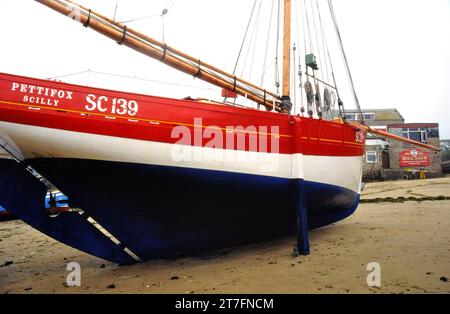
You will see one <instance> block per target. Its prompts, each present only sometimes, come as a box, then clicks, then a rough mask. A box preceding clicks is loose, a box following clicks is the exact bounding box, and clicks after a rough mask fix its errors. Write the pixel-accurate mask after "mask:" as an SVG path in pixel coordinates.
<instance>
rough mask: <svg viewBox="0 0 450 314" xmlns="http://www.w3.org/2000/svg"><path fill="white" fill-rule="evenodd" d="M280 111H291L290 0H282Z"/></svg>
mask: <svg viewBox="0 0 450 314" xmlns="http://www.w3.org/2000/svg"><path fill="white" fill-rule="evenodd" d="M283 33H284V36H283V80H282V93H281V95H282V105H281V107H282V108H281V110H282V112H285V113H289V112H290V111H291V107H292V103H291V97H290V96H291V0H284V25H283Z"/></svg>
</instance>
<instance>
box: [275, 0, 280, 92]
mask: <svg viewBox="0 0 450 314" xmlns="http://www.w3.org/2000/svg"><path fill="white" fill-rule="evenodd" d="M280 14H281V0H278V11H277V42H276V45H275V87H276V89H277V94H278V95H279V94H280V65H279V62H278V61H279V56H278V50H279V47H280V20H281V18H280Z"/></svg>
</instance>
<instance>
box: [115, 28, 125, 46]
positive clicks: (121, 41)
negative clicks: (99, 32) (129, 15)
mask: <svg viewBox="0 0 450 314" xmlns="http://www.w3.org/2000/svg"><path fill="white" fill-rule="evenodd" d="M125 37H127V26H126V25H125V26H124V27H123V35H122V38H121V39H120V40H119V41H118V42H117V43H118V44H119V45H122V44H123V42H124V40H125Z"/></svg>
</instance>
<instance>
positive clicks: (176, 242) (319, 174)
mask: <svg viewBox="0 0 450 314" xmlns="http://www.w3.org/2000/svg"><path fill="white" fill-rule="evenodd" d="M37 1H38V2H40V3H42V4H44V5H46V6H48V7H49V8H51V9H53V10H55V11H57V12H60V13H62V14H64V15H67V16H69V17H71V18H72V19H74V20H76V21H78V22H80V23H82V24H83V25H84V26H85V27H89V28H92V29H93V30H95V31H97V32H99V33H101V34H103V35H105V36H107V37H109V38H111V39H113V40H115V41H117V42H118V43H119V44H121V45H125V46H128V47H130V48H132V49H135V50H137V51H139V52H141V53H143V54H145V55H148V56H150V57H152V58H155V59H158V60H159V61H161V62H163V63H165V64H167V65H169V66H171V67H174V68H176V69H178V70H181V71H183V72H185V73H187V74H190V75H192V76H195V77H197V78H199V79H202V80H204V81H207V82H209V83H211V84H214V85H216V86H219V87H221V88H223V89H224V91H225V93H226V95H231V94H238V95H242V96H244V97H246V98H248V99H249V100H251V101H254V102H255V103H257V104H258V105H260V106H261V107H262V108H264V109H265V110H257V109H252V108H243V107H238V106H230V105H228V104H227V103H216V102H211V101H208V102H204V101H199V100H192V99H171V98H164V97H157V96H149V95H141V94H134V93H126V92H119V91H114V90H106V89H100V88H92V87H86V86H79V85H73V84H67V83H62V82H53V81H48V80H41V79H36V78H29V77H23V76H17V75H12V74H2V73H0V91H1V92H0V145H1V149H2V151H1V154H0V157H1V159H0V188H1V189H0V191H1V192H0V205H1V206H3V207H4V208H6V209H7V210H9V211H10V212H11V213H13V214H14V215H15V216H16V217H18V218H20V219H22V220H23V221H25V222H26V223H28V224H29V225H31V226H32V227H34V228H36V229H38V230H40V231H41V232H43V233H45V234H47V235H49V236H51V237H53V238H55V239H57V240H58V241H61V242H63V243H65V244H67V245H70V246H72V247H75V248H77V249H80V250H82V251H85V252H87V253H89V254H92V255H95V256H97V257H100V258H103V259H106V260H110V261H114V262H117V263H122V264H129V263H134V262H136V261H144V260H149V259H154V258H166V257H173V256H179V255H181V254H192V253H197V252H202V251H206V250H210V249H217V248H222V247H226V246H231V245H238V244H243V243H251V242H254V241H259V240H263V239H269V238H273V237H276V236H282V235H288V234H294V233H295V232H296V231H297V235H298V244H297V246H296V248H297V250H298V252H299V253H300V254H308V253H309V246H308V241H307V230H308V228H309V229H312V228H318V227H321V226H325V225H328V224H330V223H333V222H336V221H339V220H341V219H344V218H346V217H348V216H349V215H351V214H352V213H353V212H354V211H355V210H356V208H357V206H358V203H359V198H360V190H361V177H362V162H363V155H364V150H365V136H366V133H367V132H372V131H373V130H371V129H369V128H368V127H366V126H364V125H361V124H356V123H348V122H345V120H344V119H343V112H341V113H340V115H339V116H337V117H336V118H334V119H331V120H326V119H323V118H322V116H321V115H322V106H320V105H319V106H316V108H314V107H313V106H309V105H310V104H311V103H313V102H311V103H310V102H309V103H308V110H307V113H306V114H303V113H302V114H301V115H293V114H291V109H292V103H291V98H290V90H291V87H290V71H291V64H290V51H291V44H290V29H291V26H290V15H291V12H290V8H291V2H290V0H284V23H285V26H284V33H285V36H284V39H285V40H284V50H283V51H284V57H283V69H284V73H283V85H282V94H281V96H280V95H278V94H276V93H273V92H270V91H267V90H265V89H263V88H261V87H258V86H257V85H255V84H252V83H250V82H248V81H245V80H243V79H241V78H238V77H236V76H235V75H233V74H229V73H227V72H225V71H223V70H221V69H218V68H216V67H214V66H212V65H210V64H207V63H205V62H202V61H199V60H198V59H196V58H193V57H191V56H189V55H187V54H185V53H183V52H181V51H178V50H177V49H174V48H172V47H170V46H168V45H166V44H165V43H161V42H159V41H157V40H155V39H153V38H149V37H148V36H145V35H143V34H141V33H139V32H137V31H134V30H132V29H130V28H127V27H126V26H125V25H123V24H121V23H118V22H116V21H114V20H112V19H109V18H107V17H105V16H103V15H101V14H99V13H97V12H94V11H92V10H90V9H88V8H85V7H82V6H80V5H78V4H76V3H74V2H72V1H69V0H37ZM313 57H314V56H309V58H310V60H309V66H310V67H311V68H313V69H314V58H313ZM307 63H308V61H307ZM313 73H314V72H313ZM316 83H317V81H316ZM304 88H305V92H306V93H307V95H310V96H311V95H312V94H311V91H312V90H313V89H314V88H318V87H317V85H316V86H312V85H311V84H309V85H308V84H306V83H305V87H304ZM317 94H318V93H317ZM317 94H316V95H317ZM317 100H318V99H317V97H316V99H315V100H314V101H316V102H317ZM339 108H341V106H339ZM313 111H315V112H313ZM386 136H389V135H386ZM422 145H423V144H422ZM55 187H56V188H57V189H58V190H60V191H61V192H62V193H64V195H65V196H67V197H68V204H69V205H70V207H71V208H72V210H71V211H68V212H62V213H60V214H58V215H57V216H54V215H53V216H49V215H48V213H47V212H46V211H45V210H44V208H45V206H44V199H45V195H46V193H47V191H48V190H51V189H54V188H55Z"/></svg>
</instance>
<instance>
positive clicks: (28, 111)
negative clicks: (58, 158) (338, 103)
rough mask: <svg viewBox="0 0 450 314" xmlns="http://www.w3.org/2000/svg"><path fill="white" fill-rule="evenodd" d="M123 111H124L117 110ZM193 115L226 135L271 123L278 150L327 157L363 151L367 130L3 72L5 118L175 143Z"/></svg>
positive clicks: (0, 113)
mask: <svg viewBox="0 0 450 314" xmlns="http://www.w3.org/2000/svg"><path fill="white" fill-rule="evenodd" d="M33 86H34V87H33ZM30 97H35V98H33V99H32V100H33V101H38V103H39V104H31V103H29V102H30ZM102 97H103V98H102ZM38 98H39V99H38ZM87 99H90V101H88V100H87ZM94 99H95V100H96V101H97V100H99V99H100V100H102V101H101V103H100V106H99V107H96V109H95V110H91V111H89V110H88V109H90V108H92V107H94V104H95V101H93V100H94ZM105 99H107V100H105ZM114 99H115V100H116V103H117V106H116V109H115V110H116V114H112V113H111V111H112V110H113V108H112V107H113V103H114ZM26 100H28V102H26ZM119 100H123V102H124V103H127V104H128V105H130V104H133V102H136V103H137V104H138V111H137V113H135V112H133V111H130V108H131V107H134V106H131V107H130V106H129V107H126V109H127V110H125V109H124V110H122V109H118V108H119V107H120V106H119V103H121V102H120V101H119ZM33 108H35V109H36V108H39V110H34V109H33ZM118 110H120V111H118ZM121 111H122V112H124V114H122V115H120V114H118V112H119V113H120V112H121ZM83 113H88V115H83ZM130 113H131V114H130ZM107 116H114V117H115V119H114V120H112V119H108V118H107ZM194 118H201V119H202V125H203V126H204V127H208V126H216V127H219V128H221V129H222V131H223V133H224V136H225V134H226V132H225V129H226V128H227V127H229V126H234V127H235V126H243V127H244V128H247V127H249V126H255V127H256V128H257V129H258V130H261V129H260V128H261V127H264V126H266V127H267V128H268V131H269V132H270V128H271V127H278V128H279V134H280V135H281V137H280V139H279V152H280V153H284V154H292V153H303V154H306V155H323V156H361V155H363V154H364V140H365V133H362V132H361V131H360V130H358V128H357V127H354V126H350V125H347V124H343V123H341V122H335V121H326V120H320V119H312V118H305V117H300V116H295V117H294V116H289V115H286V114H280V113H274V112H266V111H260V110H255V109H248V108H238V107H232V106H226V105H220V104H209V103H202V102H197V101H191V100H177V99H170V98H163V97H155V96H146V95H140V94H133V93H126V92H118V91H112V90H106V89H100V88H90V87H84V86H79V85H72V84H66V83H60V82H53V81H48V80H40V79H33V78H27V77H21V76H16V75H9V74H2V73H0V121H5V122H12V123H19V124H25V125H32V126H41V127H47V128H54V129H61V130H68V131H75V132H83V133H92V134H100V135H108V136H115V137H122V138H130V139H139V140H147V141H156V142H165V143H176V142H177V141H178V138H172V137H171V132H172V130H173V128H174V127H175V126H177V125H184V126H186V127H188V128H189V129H190V130H191V132H193V131H194V127H193V124H194ZM235 136H237V135H236V134H235ZM259 136H262V135H261V134H259ZM248 139H249V134H248V133H246V142H247V147H246V148H245V149H246V150H250V148H249V147H248V143H249V140H248ZM208 142H209V139H203V141H202V143H201V145H202V146H205V145H206V144H207V143H208ZM269 142H270V139H269ZM198 144H200V143H198ZM235 149H236V148H235ZM258 149H259V148H258ZM269 151H270V148H269Z"/></svg>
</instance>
